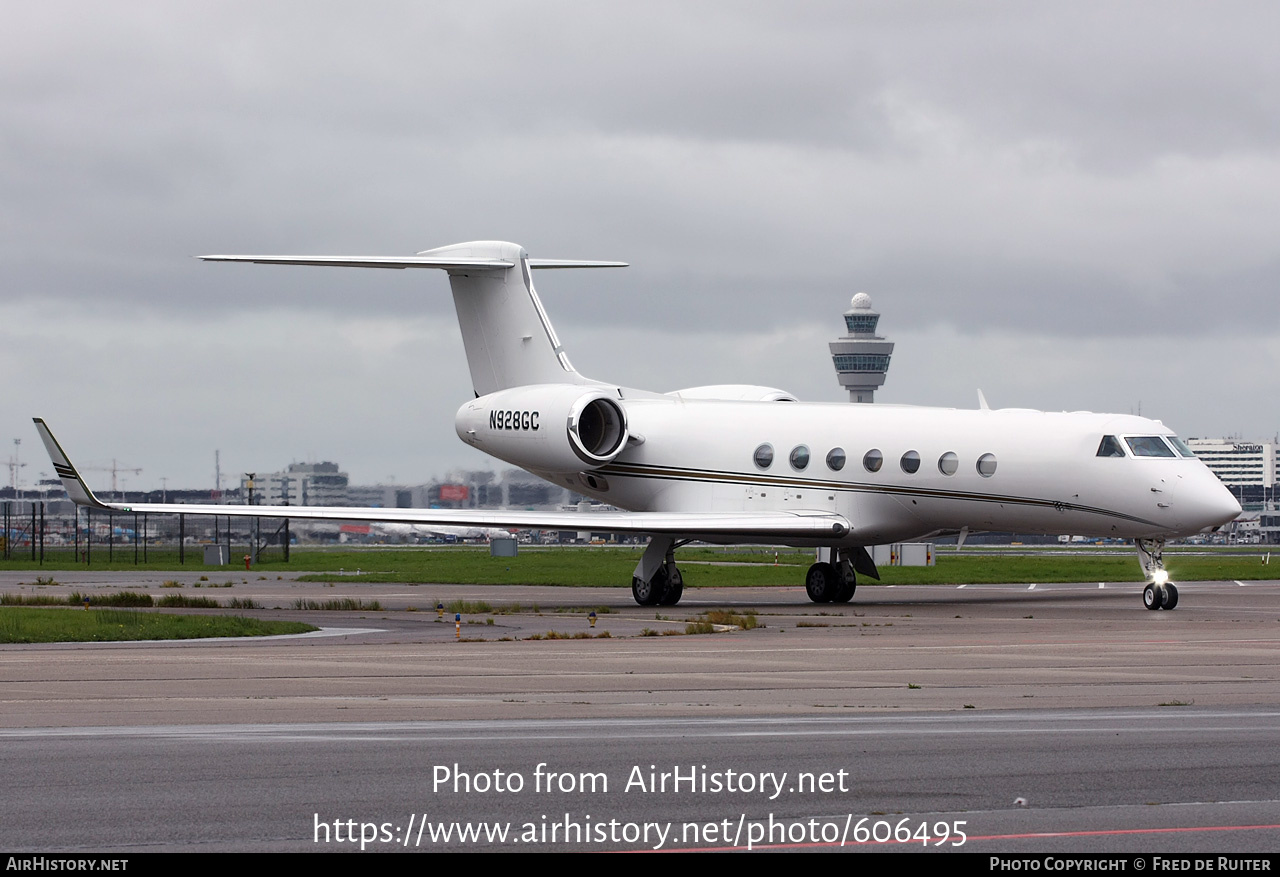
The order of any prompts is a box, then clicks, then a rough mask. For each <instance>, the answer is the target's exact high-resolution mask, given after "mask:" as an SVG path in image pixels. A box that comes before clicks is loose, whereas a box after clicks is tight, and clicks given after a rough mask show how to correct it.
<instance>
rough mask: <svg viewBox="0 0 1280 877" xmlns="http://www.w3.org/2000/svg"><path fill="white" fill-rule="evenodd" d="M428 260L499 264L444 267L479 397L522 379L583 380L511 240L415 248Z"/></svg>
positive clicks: (519, 249)
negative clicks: (493, 263)
mask: <svg viewBox="0 0 1280 877" xmlns="http://www.w3.org/2000/svg"><path fill="white" fill-rule="evenodd" d="M418 255H419V256H425V257H430V258H433V259H441V260H447V259H492V260H495V261H502V262H507V263H514V264H512V265H511V267H503V268H469V267H462V268H450V269H448V271H449V284H450V286H451V287H452V288H453V304H454V307H455V308H456V309H457V312H458V326H459V328H461V330H462V343H463V346H464V347H465V348H466V351H467V365H468V366H469V367H470V368H471V382H472V385H473V386H474V388H475V392H476V393H477V394H478V395H481V396H484V395H486V394H488V393H493V392H496V391H498V390H505V389H507V388H508V387H520V386H524V385H526V384H586V383H591V382H590V381H588V380H587V379H586V378H584V377H582V375H580V374H578V373H577V372H576V371H575V370H574V368H573V366H572V365H571V364H570V363H569V357H568V355H566V354H565V352H564V350H563V349H562V348H561V346H560V340H559V339H558V338H557V337H556V331H555V329H554V328H552V326H551V321H550V320H549V319H548V318H547V312H546V311H545V310H544V309H543V307H542V302H541V301H539V300H538V293H537V292H536V291H535V290H534V288H533V277H532V274H531V272H530V270H529V267H530V266H529V254H528V253H526V252H525V251H524V249H523V248H522V247H520V246H518V245H516V244H509V243H504V242H501V241H474V242H472V243H467V244H454V245H453V246H448V247H441V248H439V249H435V250H427V251H425V252H422V253H419V254H418Z"/></svg>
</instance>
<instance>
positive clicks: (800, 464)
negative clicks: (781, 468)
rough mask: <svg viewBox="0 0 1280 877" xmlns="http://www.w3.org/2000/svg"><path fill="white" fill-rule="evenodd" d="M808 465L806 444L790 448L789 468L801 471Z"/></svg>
mask: <svg viewBox="0 0 1280 877" xmlns="http://www.w3.org/2000/svg"><path fill="white" fill-rule="evenodd" d="M808 467H809V447H808V445H796V446H795V447H794V448H792V449H791V468H792V469H795V470H796V471H797V472H803V471H804V470H805V469H807V468H808Z"/></svg>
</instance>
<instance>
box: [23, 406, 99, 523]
mask: <svg viewBox="0 0 1280 877" xmlns="http://www.w3.org/2000/svg"><path fill="white" fill-rule="evenodd" d="M32 420H34V421H35V424H36V432H38V433H40V441H42V442H44V449H45V450H46V451H48V452H49V459H50V460H51V461H52V462H53V469H54V471H55V472H57V473H58V477H59V478H61V479H62V488H63V489H64V490H65V491H66V492H67V496H69V497H71V501H72V502H74V503H75V504H76V505H84V506H89V507H91V508H95V509H106V508H109V506H106V505H104V504H103V503H102V502H100V501H99V500H98V498H97V497H96V496H94V495H93V491H92V490H90V489H89V485H87V484H85V483H84V479H83V478H81V477H80V473H79V472H77V471H76V467H75V466H73V465H71V460H70V459H68V458H67V454H66V452H65V451H63V450H62V445H60V444H58V440H57V439H56V438H54V437H53V433H51V432H50V431H49V427H48V426H47V425H46V424H45V422H44V420H43V419H42V418H39V417H33V418H32Z"/></svg>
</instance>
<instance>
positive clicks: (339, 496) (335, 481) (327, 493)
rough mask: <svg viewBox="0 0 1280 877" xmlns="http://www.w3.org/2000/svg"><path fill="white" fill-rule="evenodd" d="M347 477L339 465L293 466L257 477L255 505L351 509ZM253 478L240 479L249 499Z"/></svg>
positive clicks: (304, 464)
mask: <svg viewBox="0 0 1280 877" xmlns="http://www.w3.org/2000/svg"><path fill="white" fill-rule="evenodd" d="M347 481H348V479H347V473H346V472H340V471H338V464H337V463H290V464H289V467H288V468H287V469H285V471H283V472H255V473H253V479H252V487H253V504H254V505H323V506H343V505H349V504H350V500H349V498H348V496H347ZM249 487H250V478H249V477H248V474H246V475H244V476H241V478H240V496H241V497H242V498H243V501H245V502H247V501H248V499H249V495H250V494H249Z"/></svg>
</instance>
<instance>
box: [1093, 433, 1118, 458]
mask: <svg viewBox="0 0 1280 877" xmlns="http://www.w3.org/2000/svg"><path fill="white" fill-rule="evenodd" d="M1098 456H1099V457H1123V456H1124V448H1122V447H1121V446H1120V440H1119V439H1117V438H1116V437H1115V436H1113V435H1104V436H1103V437H1102V444H1100V445H1098Z"/></svg>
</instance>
